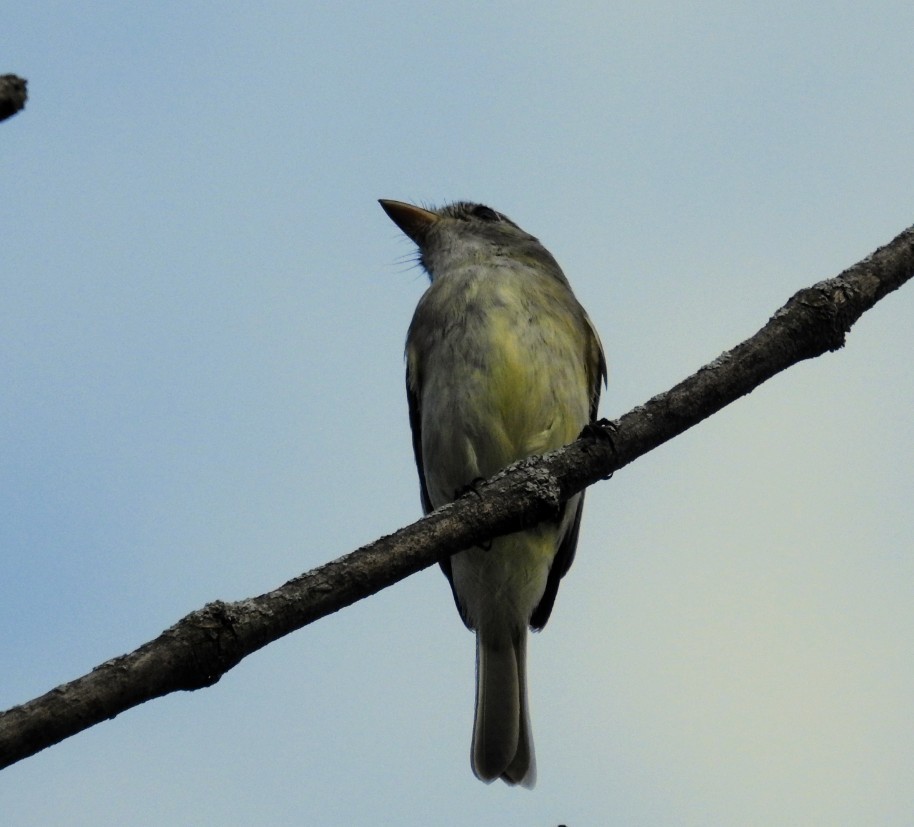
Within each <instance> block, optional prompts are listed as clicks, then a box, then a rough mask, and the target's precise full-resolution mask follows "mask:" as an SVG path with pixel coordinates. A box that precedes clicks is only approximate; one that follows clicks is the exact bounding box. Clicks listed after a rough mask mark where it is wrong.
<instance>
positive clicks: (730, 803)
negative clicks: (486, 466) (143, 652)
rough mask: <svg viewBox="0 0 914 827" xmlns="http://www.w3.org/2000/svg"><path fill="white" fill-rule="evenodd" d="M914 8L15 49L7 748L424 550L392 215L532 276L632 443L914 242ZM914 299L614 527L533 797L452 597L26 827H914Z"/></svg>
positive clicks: (351, 640)
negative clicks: (204, 613)
mask: <svg viewBox="0 0 914 827" xmlns="http://www.w3.org/2000/svg"><path fill="white" fill-rule="evenodd" d="M912 27H914V7H912V6H911V5H910V4H909V3H900V2H898V3H875V4H868V5H867V6H866V7H865V8H864V7H861V6H859V5H858V4H849V3H832V4H826V5H822V4H800V5H799V7H798V6H797V4H786V3H773V4H766V5H765V6H764V7H762V6H760V5H758V4H742V3H736V4H734V3H726V4H724V3H706V4H701V5H699V6H698V7H691V8H688V7H686V5H685V4H670V3H650V2H649V3H643V4H637V5H635V6H633V5H632V4H624V5H623V4H619V5H616V4H612V5H605V6H604V7H600V8H594V7H593V4H581V3H575V2H569V3H562V4H556V3H529V4H523V5H521V4H513V3H493V4H488V5H486V6H482V5H479V6H477V5H474V4H462V5H457V4H454V5H450V6H445V5H441V6H436V5H433V4H427V3H426V4H421V3H411V2H404V3H396V4H393V3H390V4H385V3H379V4H352V3H337V4H298V3H265V4H258V5H257V6H256V7H255V6H254V5H252V4H237V3H222V4H208V3H189V4H187V3H157V4H119V3H95V4H91V5H89V6H85V5H84V6H82V7H77V6H75V5H73V4H66V3H40V2H39V3H32V4H19V6H18V7H17V8H14V9H9V10H7V11H6V13H5V15H4V25H3V32H2V34H0V44H2V55H3V65H2V66H0V71H2V72H15V73H17V74H20V75H22V76H24V77H26V78H28V80H29V89H30V93H31V100H30V102H29V104H28V107H27V109H26V110H25V112H24V113H21V114H20V115H18V116H16V117H15V118H13V119H12V120H10V121H7V122H5V123H3V124H0V182H2V186H3V191H4V193H5V198H4V205H3V208H2V211H3V222H2V226H3V228H4V233H3V236H4V241H3V256H2V261H3V264H2V267H0V279H2V286H3V290H2V295H3V302H2V303H0V354H2V359H0V382H2V388H3V393H2V394H0V406H2V408H0V412H2V416H0V423H2V424H0V456H2V458H3V460H2V462H0V492H2V498H0V508H2V519H0V563H2V571H3V577H2V579H0V630H2V631H0V663H2V675H3V677H2V680H0V707H2V708H6V707H8V706H11V705H13V704H16V703H20V702H23V701H25V700H28V699H30V698H32V697H34V696H36V695H38V694H41V693H43V692H45V691H46V690H48V689H50V688H51V687H53V686H55V685H57V684H59V683H61V682H64V681H66V680H69V679H72V678H74V677H77V676H79V675H81V674H83V673H85V672H86V671H88V670H89V669H91V668H92V667H93V666H95V665H97V664H98V663H100V662H102V661H104V660H106V659H108V658H110V657H113V656H115V655H118V654H121V653H123V652H126V651H129V650H132V649H134V648H135V647H136V646H138V645H140V644H141V643H143V642H145V641H146V640H148V639H150V638H152V637H154V636H155V635H157V634H158V633H159V632H160V631H161V630H162V629H164V628H165V627H167V626H169V625H170V624H171V623H173V622H174V621H175V620H177V619H178V618H179V617H181V616H182V615H184V614H186V613H187V612H189V611H191V610H193V609H195V608H198V607H199V606H201V605H203V604H204V603H205V602H207V601H209V600H213V599H217V598H219V599H224V600H234V599H240V598H243V597H246V596H250V595H253V594H257V593H260V592H262V591H265V590H268V589H270V588H273V587H275V586H276V585H278V584H280V583H282V582H283V581H285V580H287V579H288V578H290V577H293V576H295V575H296V574H298V573H300V572H302V571H304V570H307V569H309V568H311V567H313V566H315V565H318V564H320V563H323V562H325V561H327V560H329V559H332V558H334V557H337V556H339V555H340V554H343V553H345V552H347V551H350V550H351V549H353V548H355V547H356V546H358V545H361V544H362V543H365V542H368V541H370V540H372V539H374V538H375V537H377V536H379V535H380V534H383V533H387V532H390V531H392V530H394V529H396V528H398V527H399V526H401V525H403V524H405V523H407V522H410V521H412V520H414V519H415V518H416V517H418V516H419V513H420V507H419V497H418V485H417V482H416V477H415V469H414V468H413V464H412V453H411V445H410V437H409V428H408V423H407V412H406V402H405V399H404V394H403V361H402V347H403V340H404V337H405V332H406V327H407V325H408V323H409V319H410V317H411V314H412V310H413V308H414V306H415V303H416V301H417V300H418V298H419V296H420V295H421V293H422V290H423V289H424V284H425V282H424V276H423V275H422V274H421V273H420V272H419V270H418V269H416V268H415V267H413V266H412V255H411V253H412V250H411V246H410V244H409V242H408V241H407V240H406V239H405V238H404V237H402V236H401V234H400V233H399V231H398V230H397V229H396V227H394V225H393V224H391V223H390V221H389V220H388V219H387V218H386V216H385V215H384V214H383V212H382V211H381V210H380V208H379V207H378V205H377V203H376V199H377V198H379V197H383V198H395V199H401V200H416V201H424V202H427V203H442V202H445V201H448V200H453V199H457V198H466V199H471V200H475V201H481V202H484V203H487V204H489V205H490V206H493V207H495V208H496V209H498V210H501V211H503V212H505V213H507V214H508V215H509V216H511V217H512V218H513V219H514V220H515V221H517V222H518V223H519V224H520V225H521V226H523V227H524V228H525V229H527V230H529V231H530V232H532V233H534V234H535V235H537V236H539V237H540V239H541V240H542V241H543V242H544V244H546V246H547V247H548V248H549V249H550V250H551V251H552V253H553V254H554V255H555V256H556V258H557V259H558V260H559V262H560V263H561V264H562V265H563V267H564V269H565V272H566V273H567V275H568V277H569V279H570V280H571V282H572V284H573V285H574V287H575V291H576V293H577V295H578V297H579V298H580V299H581V301H582V302H583V303H584V305H585V306H586V307H587V308H588V311H589V313H590V315H591V317H592V318H593V320H594V323H595V324H596V326H597V327H598V329H599V330H600V333H601V336H602V339H603V342H604V345H605V347H606V350H607V354H608V357H609V362H610V386H609V389H608V392H607V393H606V395H605V398H604V402H603V405H602V413H603V415H605V416H610V417H614V416H618V415H620V414H621V413H624V412H625V411H627V410H629V409H630V408H631V407H633V406H634V405H636V404H638V403H640V402H643V401H645V400H646V399H647V398H649V397H650V396H652V395H653V394H655V393H657V392H659V391H662V390H665V389H666V388H668V387H669V386H671V385H672V384H674V383H675V382H677V381H679V380H680V379H681V378H683V377H684V376H686V375H687V374H689V373H691V372H692V371H694V370H695V369H696V368H698V367H699V366H700V365H701V364H703V363H705V362H708V361H710V360H712V359H713V358H715V357H716V356H717V355H719V354H720V352H721V351H723V350H725V349H727V348H729V347H732V346H733V345H734V344H736V343H738V342H739V341H741V340H743V339H744V338H746V337H747V336H749V335H751V334H752V333H754V332H755V331H756V330H757V329H758V328H759V327H760V326H761V325H763V324H764V323H765V321H766V320H767V319H768V317H769V316H770V315H771V313H773V312H774V311H775V310H776V309H777V308H778V307H779V306H780V305H781V304H783V302H784V301H786V300H787V298H788V297H789V296H790V295H791V294H792V293H793V292H795V291H796V290H797V289H799V288H801V287H804V286H807V285H809V284H812V283H813V282H815V281H818V280H819V279H822V278H827V277H830V276H832V275H835V274H837V273H838V272H840V271H841V270H842V269H843V268H844V267H846V266H849V265H850V264H853V263H854V262H856V261H857V260H859V259H860V258H862V257H863V256H865V255H867V254H868V253H870V252H871V251H872V250H874V249H875V248H876V247H877V246H879V245H881V244H883V243H885V242H887V241H889V240H890V239H891V238H892V237H894V236H895V235H896V234H897V233H898V232H900V231H901V230H902V229H904V228H905V227H907V226H908V225H910V224H911V223H912V221H914V209H912V198H911V193H912V192H914V167H912V164H911V161H910V151H911V146H912V145H914V108H912V107H911V78H912V77H914V52H912V51H911V48H910V32H911V31H912ZM912 318H914V289H912V288H911V287H910V286H909V287H907V288H903V289H902V290H901V291H899V292H898V293H897V294H895V295H892V296H889V297H888V298H887V299H885V300H884V301H883V302H882V303H881V304H880V305H878V306H877V307H876V308H875V309H874V310H873V311H871V312H870V313H868V314H866V315H865V316H864V318H863V319H862V320H861V321H860V323H859V324H858V325H857V327H856V328H855V329H854V330H853V331H852V333H851V334H850V336H849V338H848V343H847V346H846V348H844V349H843V350H842V351H839V352H837V353H834V354H829V355H827V356H825V357H822V358H820V359H817V360H815V361H813V362H809V363H805V364H802V365H799V366H797V367H795V368H794V369H792V370H790V371H789V372H788V373H786V374H784V375H782V376H780V377H777V378H776V379H774V380H773V381H771V382H769V383H767V384H766V385H765V386H764V387H762V388H760V389H759V390H757V391H756V392H754V393H753V394H751V395H750V396H749V397H747V398H745V399H743V400H741V401H740V402H738V403H736V404H735V405H733V406H731V407H730V408H728V409H727V410H725V411H723V412H722V413H721V414H719V415H717V416H716V417H714V418H713V419H712V420H709V421H708V422H705V423H704V424H702V425H701V426H699V427H698V428H696V429H694V430H693V431H692V432H690V433H688V434H686V435H684V436H683V437H681V438H679V439H677V440H675V441H674V442H672V443H670V444H668V445H666V446H664V447H662V448H660V449H658V450H657V451H655V452H653V453H652V454H650V455H649V456H647V457H644V458H643V459H642V460H640V461H639V462H637V463H636V464H634V465H633V466H631V467H629V468H627V469H625V470H624V471H623V472H620V473H618V474H617V475H616V476H615V477H614V478H613V479H612V480H611V481H609V482H605V483H602V484H600V485H598V486H597V487H595V488H594V489H592V490H591V491H590V492H589V494H588V502H587V508H586V510H585V519H584V526H583V530H582V535H581V541H580V546H579V549H578V557H577V560H576V563H575V566H574V568H573V569H572V570H571V572H570V574H569V575H568V577H567V578H566V579H565V581H564V583H563V587H562V589H561V591H560V593H559V597H558V601H557V605H556V609H555V612H554V613H553V617H552V620H551V621H550V624H549V626H548V627H547V629H546V630H545V631H544V632H543V634H541V635H538V636H536V637H535V638H534V639H533V640H532V642H531V647H530V653H529V658H530V684H531V705H532V717H533V732H534V737H535V740H536V746H537V757H538V765H539V780H538V785H537V787H536V789H535V790H534V791H533V792H527V791H525V790H517V789H508V788H507V787H504V786H503V785H493V786H488V787H487V786H484V785H482V784H480V783H479V782H478V781H476V780H475V779H474V778H473V776H472V774H471V773H470V769H469V760H468V753H469V738H470V728H471V724H472V711H473V710H472V703H473V639H472V636H471V635H469V634H468V633H467V632H466V631H465V630H464V628H463V626H462V624H461V623H460V621H459V618H458V616H457V613H456V611H455V609H454V607H453V604H452V602H451V598H450V594H449V589H448V587H447V584H446V582H445V580H444V578H443V577H441V575H440V573H439V572H438V571H437V570H428V571H425V572H422V573H420V574H419V575H417V576H415V577H413V578H410V579H409V580H408V581H406V582H404V583H401V584H398V585H397V586H395V587H393V588H391V589H388V590H387V591H385V592H383V593H381V594H380V595H377V596H376V597H374V598H371V599H369V600H366V601H363V602H362V603H360V604H358V605H356V606H354V607H352V608H350V609H348V610H346V611H344V612H341V613H339V614H337V615H335V616H333V617H331V618H327V619H325V620H322V621H320V622H318V623H316V624H314V625H313V626H311V627H309V628H307V629H305V630H303V631H301V632H299V633H297V634H295V635H291V636H289V637H287V638H286V639H284V640H282V641H280V642H279V643H277V644H275V645H273V646H271V647H269V648H267V649H266V650H264V651H262V652H260V653H258V654H256V655H254V656H252V657H251V658H249V659H248V660H246V661H245V662H244V663H242V664H241V665H240V666H239V667H238V668H237V669H235V670H234V671H233V672H231V673H229V674H228V675H227V676H225V677H224V678H223V679H222V681H221V682H220V683H219V684H217V685H216V686H215V687H213V688H211V689H208V690H204V691H200V692H196V693H189V694H185V693H182V694H180V695H173V696H170V697H168V698H165V699H162V700H159V701H155V702H152V703H149V704H146V705H144V706H142V707H140V708H137V709H134V710H131V711H129V712H126V713H124V714H122V715H121V716H119V717H118V718H116V719H115V720H114V721H110V722H106V723H104V724H102V725H100V726H97V727H95V728H93V729H91V730H89V731H87V732H85V733H82V734H80V735H78V736H75V737H73V738H71V739H69V740H68V741H66V742H64V743H62V744H60V745H58V746H55V747H53V748H51V749H49V750H47V751H45V752H43V753H41V754H39V755H37V756H35V757H33V758H30V759H28V760H26V761H23V762H21V763H20V764H17V765H15V766H13V767H11V768H9V769H7V770H5V771H3V772H2V773H0V801H2V811H3V813H4V822H5V823H8V824H11V825H23V826H25V825H48V824H68V825H97V824H114V823H117V824H130V825H161V824H174V825H185V824H186V825H209V824H224V823H226V822H231V823H262V824H276V825H283V824H301V823H321V824H327V825H373V824H378V823H391V824H403V825H412V824H415V825H425V824H429V823H442V824H451V823H454V824H463V823H466V824H499V825H503V824H558V823H568V824H574V825H583V824H620V825H657V824H669V825H770V824H776V823H784V824H787V823H789V824H798V825H819V824H828V825H858V824H863V823H872V824H880V825H896V824H897V825H902V824H909V823H910V819H911V813H912V812H914V783H912V781H914V705H912V703H911V699H912V697H914V654H912V648H911V640H912V638H914V600H912V593H914V553H912V546H914V516H912V509H911V505H910V503H911V491H912V472H911V468H912V467H914V448H912V443H914V439H912V437H914V433H912V424H911V422H912V420H911V411H912V409H914V380H912V376H911V371H910V365H909V357H910V354H911V352H912V326H911V319H912Z"/></svg>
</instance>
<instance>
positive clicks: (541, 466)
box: [0, 227, 914, 767]
mask: <svg viewBox="0 0 914 827" xmlns="http://www.w3.org/2000/svg"><path fill="white" fill-rule="evenodd" d="M912 276H914V227H910V228H909V229H907V230H905V231H904V232H903V233H902V234H901V235H899V236H898V237H897V238H896V239H894V240H893V241H892V242H891V243H889V244H888V245H886V246H885V247H882V248H881V249H879V250H877V251H876V252H875V253H873V254H872V255H870V256H868V257H867V258H865V259H864V260H863V261H861V262H859V263H858V264H856V265H854V266H853V267H851V268H850V269H848V270H845V271H844V272H843V273H841V274H840V275H839V276H836V277H835V278H833V279H830V280H828V281H823V282H819V283H818V284H815V285H813V286H812V287H809V288H806V289H804V290H801V291H800V292H798V293H797V294H796V295H794V296H793V297H792V298H791V299H790V300H789V301H788V302H787V304H785V305H784V306H783V307H782V308H781V309H780V310H778V311H777V312H776V313H775V314H774V316H772V317H771V319H770V320H769V321H768V323H767V324H766V325H765V326H764V327H763V328H762V329H761V330H759V332H758V333H756V334H755V335H754V336H752V337H751V338H750V339H747V340H746V341H745V342H743V343H742V344H740V345H737V346H736V347H735V348H733V349H732V350H729V351H727V352H726V353H724V354H722V355H721V356H719V357H718V358H717V359H715V360H714V361H713V362H711V363H710V364H708V365H705V366H704V367H703V368H701V369H699V370H698V372H697V373H695V374H693V375H692V376H690V377H689V378H688V379H685V380H684V381H682V382H680V383H679V384H678V385H676V386H675V387H674V388H672V389H670V390H669V391H667V392H666V393H662V394H659V395H657V396H655V397H654V398H653V399H651V400H649V401H648V402H647V403H645V404H644V405H642V406H639V407H637V408H635V409H634V410H632V411H630V412H629V413H627V414H625V415H624V416H623V417H621V418H620V419H619V420H617V421H616V422H614V423H612V424H611V425H610V424H608V423H607V424H606V425H604V426H603V428H602V430H601V429H599V428H597V429H593V430H592V432H589V433H588V434H586V435H584V436H582V438H580V439H578V440H577V441H576V442H574V443H572V444H571V445H567V446H565V447H564V448H562V449H560V450H558V451H554V452H552V453H550V454H547V455H545V456H543V457H531V458H530V459H527V460H524V461H523V462H519V463H515V464H514V465H512V466H511V467H510V468H507V469H505V470H504V471H502V472H501V473H499V474H498V475H496V476H495V477H494V478H493V479H492V480H489V481H488V482H487V483H486V484H485V485H483V486H481V487H479V488H478V489H477V490H476V491H475V492H474V493H473V494H471V495H468V496H465V497H463V498H461V499H460V500H458V501H456V502H454V503H451V504H450V505H447V506H445V507H443V508H439V509H438V510H437V511H435V512H433V513H432V514H429V515H428V516H427V517H425V518H424V519H422V520H419V521H418V522H416V523H413V524H412V525H409V526H407V527H406V528H403V529H400V530H399V531H397V532H396V533H394V534H391V535H389V536H387V537H382V538H381V539H379V540H377V541H376V542H374V543H370V544H369V545H367V546H363V547H362V548H360V549H358V550H357V551H354V552H352V553H351V554H347V555H346V556H344V557H341V558H339V559H338V560H334V561H332V562H330V563H327V564H325V565H323V566H320V567H318V568H316V569H313V570H312V571H310V572H306V573H305V574H302V575H301V576H299V577H296V578H295V579H293V580H290V581H289V582H288V583H285V584H284V585H282V586H280V587H279V588H278V589H276V590H275V591H272V592H268V593H267V594H263V595H260V596H259V597H253V598H250V599H248V600H242V601H238V602H235V603H224V602H221V601H217V602H215V603H210V604H207V605H206V606H204V607H203V608H202V609H199V610H198V611H195V612H192V613H191V614H189V615H187V616H186V617H185V618H183V619H182V620H180V621H179V622H178V623H176V624H175V625H174V626H172V627H171V628H170V629H167V630H166V631H165V632H163V633H162V634H161V635H159V637H157V638H156V639H155V640H152V641H150V642H149V643H146V644H144V645H143V646H141V647H140V648H139V649H137V650H135V651H134V652H131V653H130V654H127V655H122V656H121V657H118V658H114V659H113V660H110V661H107V662H106V663H103V664H101V665H100V666H98V667H96V668H95V669H93V670H92V671H91V672H90V673H89V674H87V675H84V676H83V677H81V678H77V679H76V680H74V681H71V682H70V683H67V684H64V685H62V686H59V687H57V688H56V689H53V690H51V691H50V692H48V693H47V694H45V695H42V696H41V697H39V698H36V699H34V700H32V701H29V702H28V703H25V704H22V705H21V706H17V707H13V708H12V709H10V710H8V711H6V712H4V713H0V767H5V766H8V765H9V764H12V763H15V762H16V761H19V760H21V759H22V758H26V757H28V756H30V755H33V754H34V753H36V752H38V751H39V750H42V749H44V748H45V747H48V746H51V745H52V744H55V743H57V742H59V741H62V740H63V739H64V738H67V737H69V736H70V735H74V734H76V733H77V732H80V731H81V730H83V729H87V728H88V727H91V726H93V725H94V724H97V723H99V722H101V721H103V720H105V719H106V718H113V717H115V716H116V715H118V714H119V713H121V712H123V711H124V710H126V709H129V708H130V707H133V706H137V705H139V704H141V703H143V702H145V701H148V700H151V699H152V698H157V697H160V696H162V695H166V694H168V693H170V692H175V691H177V690H182V689H183V690H192V689H199V688H201V687H204V686H210V685H212V684H214V683H216V681H218V680H219V678H220V677H221V676H222V675H223V674H225V673H226V672H227V671H228V670H229V669H231V668H232V667H233V666H235V665H236V664H238V663H239V662H240V661H241V660H242V659H243V658H245V657H246V656H247V655H249V654H251V653H252V652H255V651H257V650H258V649H260V648H261V647H263V646H266V645H267V644H269V643H271V642H273V641H274V640H277V639H278V638H280V637H283V636H284V635H287V634H289V633H290V632H293V631H295V630H297V629H300V628H301V627H302V626H305V625H307V624H309V623H311V622H313V621H315V620H317V619H318V618H321V617H325V616H326V615H329V614H332V613H333V612H335V611H338V610H339V609H342V608H343V607H345V606H348V605H350V604H352V603H355V602H356V601H357V600H361V599H362V598H364V597H368V596H369V595H371V594H374V593H375V592H378V591H380V590H381V589H383V588H386V587H387V586H390V585H391V584H393V583H396V582H397V581H398V580H402V579H403V578H405V577H407V576H409V575H410V574H413V573H415V572H417V571H419V570H421V569H423V568H426V567H428V566H430V565H432V564H433V563H434V562H436V561H437V560H438V559H439V558H441V557H443V556H445V555H448V554H453V553H454V552H457V551H459V550H461V549H464V548H468V547H470V546H473V545H476V544H479V543H483V542H485V541H486V540H488V539H489V538H491V537H493V536H497V535H501V534H507V533H510V532H512V531H517V530H518V529H520V528H522V527H524V526H529V525H532V524H535V523H537V522H540V521H542V520H544V519H549V518H550V517H553V516H555V515H556V514H557V513H558V510H559V507H560V505H561V503H562V502H563V501H564V500H566V499H567V498H568V497H570V496H572V495H573V494H575V493H577V492H578V491H580V490H582V489H583V488H585V487H586V486H588V485H591V484H593V483H594V482H596V481H597V480H599V479H601V478H605V477H606V476H607V475H609V474H611V473H612V472H613V471H615V470H617V469H619V468H622V467H624V466H625V465H628V463H630V462H633V461H634V460H636V459H637V458H638V457H640V456H641V455H643V454H645V453H647V452H648V451H650V450H652V449H653V448H656V447H657V446H658V445H661V444H663V443H664V442H666V441H667V440H669V439H672V438H673V437H675V436H677V435H678V434H681V433H682V432H683V431H685V430H687V429H688V428H691V427H692V426H693V425H695V424H697V423H698V422H701V421H702V420H703V419H706V418H707V417H709V416H711V415H712V414H714V413H716V412H717V411H719V410H720V409H721V408H723V407H724V406H726V405H728V404H730V403H731V402H733V401H735V400H736V399H739V398H740V397H741V396H745V395H746V394H747V393H749V392H751V391H752V390H753V389H754V388H756V387H758V386H759V385H760V384H762V383H763V382H765V381H766V380H767V379H770V378H771V377H772V376H774V375H775V374H777V373H779V372H780V371H782V370H784V369H785V368H788V367H790V366H791V365H794V364H796V363H797V362H800V361H803V360H804V359H811V358H814V357H816V356H820V355H821V354H823V353H825V352H827V351H831V350H837V349H838V348H840V347H842V346H843V345H844V338H845V334H846V333H847V332H848V331H849V330H850V328H851V326H852V325H853V324H854V323H855V322H856V321H857V319H859V318H860V316H861V315H863V313H864V312H866V311H867V310H869V308H871V307H872V306H873V305H874V304H875V303H876V302H877V301H879V300H880V299H881V298H882V297H883V296H885V295H886V294H888V293H890V292H892V291H893V290H897V289H898V288H899V287H900V286H901V285H902V284H904V283H905V282H906V281H907V280H908V279H910V278H911V277H912Z"/></svg>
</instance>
